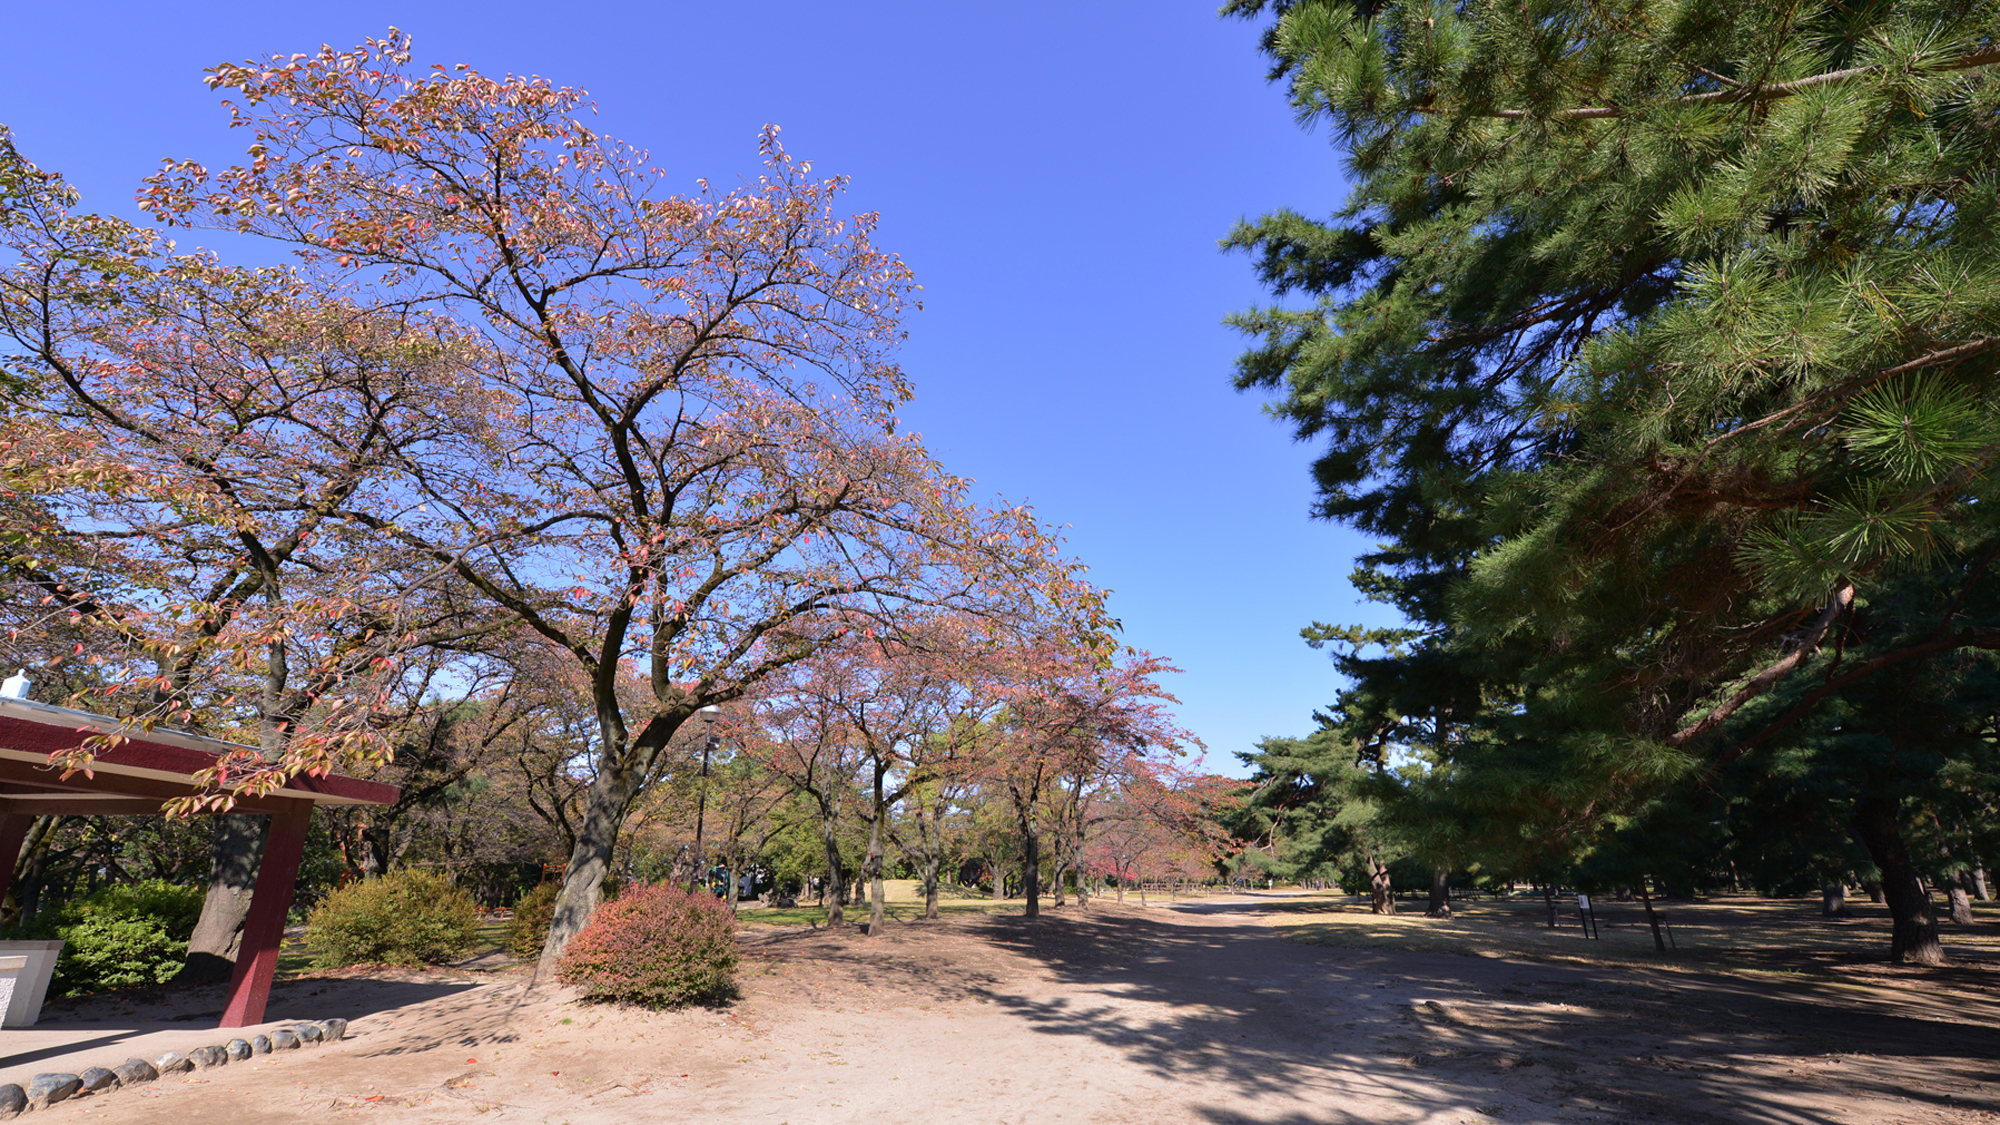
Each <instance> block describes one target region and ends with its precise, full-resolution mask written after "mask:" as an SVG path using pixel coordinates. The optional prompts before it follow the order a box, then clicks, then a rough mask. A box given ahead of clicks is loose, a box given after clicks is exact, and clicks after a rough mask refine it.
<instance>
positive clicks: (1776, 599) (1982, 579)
mask: <svg viewBox="0 0 2000 1125" xmlns="http://www.w3.org/2000/svg"><path fill="white" fill-rule="evenodd" d="M1225 11H1226V12H1231V13H1234V14H1237V15H1242V16H1245V17H1256V16H1258V15H1259V14H1260V13H1266V12H1269V13H1272V14H1275V15H1276V17H1277V18H1276V20H1275V23H1273V24H1272V25H1271V26H1270V29H1269V33H1268V34H1267V36H1266V40H1265V45H1266V48H1267V50H1268V51H1269V53H1270V55H1271V57H1272V59H1273V60H1274V67H1273V76H1274V77H1276V78H1278V79H1280V80H1282V81H1284V82H1286V83H1288V86H1289V90H1290V93H1291V98H1292V103H1293V106H1294V108H1295V110H1296V111H1297V113H1298V115H1299V117H1300V119H1301V121H1302V122H1305V123H1308V124H1315V125H1324V126H1326V127H1327V128H1328V129H1329V130H1330V132H1331V133H1332V136H1333V138H1334V140H1335V141H1336V143H1338V144H1339V145H1340V146H1342V148H1343V149H1344V150H1345V152H1346V153H1347V156H1348V160H1349V170H1350V174H1351V180H1352V185H1353V186H1352V193H1351V195H1350V197H1349V199H1348V200H1347V202H1346V203H1345V205H1344V206H1343V207H1342V208H1341V209H1340V210H1339V211H1337V212H1336V213H1335V214H1334V215H1332V216H1331V217H1330V218H1327V219H1323V220H1322V219H1313V218H1309V217H1307V216H1306V215H1304V214H1301V213H1298V212H1293V211H1281V212H1277V213H1274V214H1270V215H1266V216H1264V217H1263V218H1261V219H1259V220H1257V221H1255V222H1248V223H1244V224H1242V225H1241V226H1239V228H1238V229H1237V230H1236V231H1235V232H1234V233H1233V234H1232V235H1231V236H1230V238H1229V239H1228V240H1227V242H1226V245H1228V246H1231V247H1234V248H1238V249H1242V250H1245V251H1247V252H1249V253H1250V254H1251V255H1252V256H1253V258H1254V260H1255V261H1256V263H1257V268H1258V271H1259V273H1260V275H1261V276H1262V278H1263V279H1264V281H1265V282H1266V284H1267V285H1268V286H1269V287H1270V288H1271V289H1272V290H1273V292H1274V293H1275V294H1276V295H1277V296H1278V297H1279V298H1281V301H1280V303H1278V304H1274V305H1272V306H1269V307H1265V308H1260V309H1255V310H1251V311H1249V312H1246V313H1243V314H1240V315H1239V316H1237V317H1236V318H1234V322H1235V323H1236V324H1237V325H1238V326H1239V327H1241V328H1242V329H1243V330H1245V331H1246V332H1248V333H1250V334H1251V335H1252V336H1253V337H1254V338H1255V343H1254V345H1253V346H1252V347H1251V348H1250V349H1249V350H1248V351H1247V352H1246V353H1245V355H1244V356H1243V358H1242V359H1241V361H1240V363H1239V368H1238V372H1237V381H1238V384H1239V386H1241V387H1244V388H1265V389H1269V390H1272V391H1275V392H1277V394H1278V398H1277V400H1276V403H1275V405H1274V409H1275V411H1276V412H1277V413H1278V414H1279V415H1280V416H1281V417H1283V418H1284V419H1286V420H1287V421H1289V422H1290V423H1291V424H1292V426H1293V427H1294V431H1295V433H1296V435H1297V436H1298V437H1299V438H1300V439H1302V440H1310V441H1315V442H1319V443H1322V447H1323V450H1324V452H1323V453H1322V454H1321V456H1320V457H1319V459H1318V461H1317V462H1316V465H1315V474H1316V478H1317V484H1318V487H1319V491H1320V502H1319V509H1318V510H1319V513H1320V514H1321V515H1323V516H1325V517H1328V518H1332V519H1338V520H1344V521H1347V522H1350V523H1352V524H1354V525H1355V526H1356V527H1358V528H1359V529H1361V530H1363V531H1366V532H1369V533H1371V534H1374V535H1376V536H1377V537H1379V538H1380V539H1381V540H1383V546H1382V547H1381V548H1380V549H1379V550H1378V551H1377V552H1375V553H1373V554H1371V555H1368V556H1365V557H1364V558H1363V559H1362V560H1361V570H1360V572H1359V573H1358V575H1357V579H1358V582H1359V584H1360V585H1361V587H1362V589H1363V590H1364V591H1365V592H1368V593H1370V594H1371V595H1372V596H1376V597H1378V598H1380V599H1382V600H1384V601H1386V602H1389V603H1390V604H1392V605H1394V606H1396V607H1397V608H1398V609H1400V610H1401V611H1402V612H1403V613H1404V614H1405V615H1406V616H1407V617H1408V618H1409V619H1410V621H1411V623H1412V626H1413V627H1412V628H1411V629H1410V630H1407V631H1402V632H1396V633H1380V632H1375V633H1368V632H1353V631H1346V630H1340V629H1335V628H1331V627H1326V626H1319V627H1316V628H1315V630H1313V631H1310V632H1309V635H1310V636H1311V637H1313V638H1314V639H1317V640H1321V641H1327V640H1333V641H1339V642H1344V643H1346V644H1348V645H1350V646H1351V647H1350V648H1349V649H1348V651H1346V652H1344V653H1342V654H1341V656H1340V663H1341V667H1342V669H1343V670H1344V671H1346V672H1348V673H1349V675H1350V678H1351V679H1352V680H1353V681H1354V687H1353V688H1352V689H1351V690H1350V691H1349V692H1348V693H1346V694H1345V695H1344V696H1343V698H1342V700H1341V705H1340V708H1339V711H1338V714H1337V715H1336V716H1335V717H1336V718H1337V719H1338V720H1339V721H1340V722H1341V723H1342V724H1343V725H1345V726H1346V728H1347V729H1348V730H1349V731H1350V733H1352V734H1354V735H1355V736H1357V737H1361V738H1363V739H1370V738H1373V739H1380V740H1393V739H1397V738H1410V737H1413V736H1414V735H1415V733H1416V732H1417V731H1418V730H1419V729H1420V728H1422V727H1423V726H1424V725H1425V724H1429V725H1431V726H1436V725H1437V724H1440V723H1444V724H1447V725H1451V724H1456V725H1459V726H1462V727H1464V728H1466V729H1468V730H1473V731H1477V732H1479V734H1478V737H1471V738H1464V739H1462V740H1461V741H1462V743H1463V745H1465V746H1466V747H1470V748H1481V752H1482V753H1486V754H1487V755H1488V759H1489V761H1492V760H1497V759H1495V758H1493V755H1506V756H1511V757H1512V758H1513V759H1515V765H1516V766H1518V767H1521V768H1523V769H1525V770H1526V771H1528V772H1529V773H1530V774H1534V775H1539V776H1540V777H1541V778H1544V779H1563V780H1564V781H1565V782H1566V783H1567V784H1569V785H1570V787H1571V792H1570V794H1569V795H1568V796H1566V797H1565V798H1564V802H1563V808H1562V809H1561V810H1560V813H1561V817H1562V818H1564V819H1565V820H1566V821H1574V822H1577V823H1587V822H1588V821H1589V820H1590V818H1592V817H1600V818H1601V817H1604V816H1607V815H1609V814H1610V813H1611V812H1613V811H1616V808H1617V806H1619V804H1620V802H1622V803H1623V805H1624V806H1625V807H1626V808H1628V809H1629V808H1631V807H1635V806H1636V804H1637V803H1639V802H1641V801H1643V800H1647V799H1651V798H1652V797H1654V796H1657V795H1658V794H1659V793H1661V792H1663V791H1665V790H1666V789H1669V788H1671V787H1672V786H1673V785H1674V784H1676V783H1677V782H1678V781H1680V780H1681V779H1684V778H1685V777H1687V776H1688V775H1689V774H1690V773H1692V772H1695V771H1711V770H1713V769H1714V768H1716V767H1717V766H1718V765H1719V764H1726V763H1727V762H1728V761H1730V760H1733V759H1734V758H1735V757H1736V756H1738V755H1739V754H1740V753H1741V752H1742V751H1741V749H1740V746H1741V745H1742V744H1743V743H1745V742H1746V741H1754V740H1756V739H1757V738H1758V737H1760V735H1759V733H1758V730H1757V729H1750V727H1749V726H1746V724H1748V722H1749V720H1750V719H1751V718H1753V717H1761V719H1762V721H1764V722H1766V723H1771V722H1800V721H1801V719H1800V718H1799V717H1798V716H1795V715H1791V714H1790V712H1789V711H1787V710H1786V709H1784V708H1776V707H1773V706H1769V705H1760V706H1755V707H1753V706H1752V704H1755V703H1758V702H1759V701H1760V700H1763V699H1764V698H1765V697H1767V696H1769V695H1770V694H1771V693H1772V692H1774V691H1778V690H1779V689H1780V688H1781V687H1785V686H1786V685H1790V686H1789V687H1786V694H1787V695H1788V697H1789V698H1792V701H1793V708H1794V709H1796V708H1797V707H1799V706H1803V707H1805V708H1806V712H1805V713H1810V712H1811V711H1812V709H1813V708H1816V707H1820V706H1823V705H1827V697H1825V696H1821V697H1820V698H1817V699H1813V698H1808V697H1807V696H1806V695H1802V694H1800V693H1799V692H1798V691H1797V690H1794V689H1796V688H1797V685H1798V683H1799V682H1800V677H1799V676H1798V675H1797V673H1799V672H1800V670H1801V669H1802V668H1807V667H1824V666H1827V665H1830V664H1832V663H1834V662H1837V661H1839V660H1840V659H1841V658H1842V657H1841V656H1840V655H1839V654H1840V653H1842V652H1844V651H1846V648H1847V645H1848V642H1849V640H1853V641H1855V642H1856V645H1857V647H1858V648H1860V649H1863V650H1865V651H1863V652H1857V653H1855V656H1858V657H1860V659H1858V660H1856V659H1855V658H1854V657H1849V658H1848V659H1849V663H1848V664H1847V665H1845V666H1843V667H1842V669H1841V671H1840V673H1839V677H1846V676H1849V675H1860V676H1870V675H1879V674H1881V673H1883V672H1884V671H1886V670H1888V669H1891V668H1894V667H1898V666H1901V665H1904V664H1912V663H1922V662H1925V661H1931V660H1935V659H1938V658H1939V657H1940V654H1943V653H1947V652H1952V651H1962V650H1986V649H1993V648H1995V647H2000V628H1995V627H1994V626H1993V625H1989V624H1987V623H1985V621H1984V620H1983V618H1984V615H1983V614H1982V613H1979V612H1977V607H1978V606H1979V605H1980V604H1982V603H1983V602H1984V601H1985V600H1987V595H1986V594H1985V593H1983V584H1987V583H1990V582H1992V580H1993V579H1992V576H1991V575H1990V574H1989V573H1988V568H1987V566H1986V564H1985V560H1986V559H1987V558H1989V557H1990V555H1991V553H1992V552H1993V548H1994V545H1995V543H1996V542H2000V536H1996V529H1995V528H1994V527H1993V526H1992V523H1993V520H1992V517H1991V515H1990V513H1992V512H1993V511H1994V507H1995V506H1994V504H1993V502H1992V501H1993V499H1994V498H1993V497H1992V496H1991V495H1990V493H1991V483H1990V482H1991V473H1990V472H1989V469H1990V467H1991V466H1992V464H1993V463H1994V461H1995V459H1996V457H2000V411H1996V406H2000V400H1996V386H1995V378H1994V376H1995V374H1996V369H1997V367H2000V242H1996V238H2000V225H1996V222H1995V220H1996V219H2000V127H1996V122H2000V10H1996V9H1994V8H1993V7H1992V6H1990V5H1985V6H1982V5H1966V4H1962V3H1952V2H1930V3H1881V4H1874V5H1853V6H1849V5H1842V4H1835V3H1801V4H1781V5H1778V6H1771V5H1759V4H1751V3H1744V2H1717V0H1683V2H1675V3H1664V4H1657V3H1656V4H1638V3H1629V2H1620V3H1603V2H1600V3H1590V2H1585V0H1530V2H1528V3H1522V4H1515V5H1504V6H1503V5H1479V6H1474V5H1465V6H1457V7H1453V6H1443V5H1423V4H1415V3H1404V2H1381V3H1348V2H1341V0H1289V2H1279V3H1267V2H1265V0H1238V2H1236V3H1233V4H1231V5H1230V6H1229V7H1227V8H1225ZM1301 298H1303V300H1301ZM1982 501H1984V502H1982ZM1975 586H1981V587H1982V590H1975V589H1974V587H1975ZM1892 588H1898V589H1900V590H1901V593H1900V594H1899V595H1898V596H1897V597H1895V598H1889V597H1888V594H1889V591H1890V590H1891V589H1892ZM1919 589H1921V590H1923V591H1926V592H1928V593H1929V594H1930V595H1931V597H1930V600H1928V601H1921V600H1917V601H1912V600H1911V598H1910V596H1909V595H1913V594H1915V593H1916V592H1917V591H1918V590H1919ZM1877 598H1882V599H1885V600H1887V601H1893V602H1894V603H1895V606H1894V609H1893V611H1891V612H1873V613H1872V616H1871V611H1870V609H1869V606H1870V604H1871V600H1872V599H1877ZM1864 618H1866V619H1867V620H1866V621H1865V622H1864ZM1864 625H1865V628H1864ZM1857 630H1859V631H1857ZM1864 633H1865V636H1864V635H1863V634H1864ZM1370 645H1384V646H1385V647H1383V648H1381V649H1380V650H1379V651H1380V652H1381V653H1382V655H1379V656H1366V657H1364V655H1363V653H1364V650H1365V651H1370V652H1373V651H1377V650H1375V649H1370V648H1369V646H1370ZM1829 650H1831V651H1829ZM1825 682H1826V683H1828V684H1830V683H1831V678H1829V679H1827V680H1826V681H1825ZM1847 682H1852V681H1847V680H1845V679H1843V683H1847ZM1830 690H1839V689H1837V688H1835V689H1830ZM1746 708H1748V709H1749V710H1748V711H1746ZM1472 772H1475V773H1476V772H1480V771H1478V770H1473V771H1472ZM1487 776H1489V777H1491V776H1493V775H1492V774H1491V773H1490V772H1489V773H1488V774H1487ZM1578 779H1594V780H1595V785H1594V787H1591V786H1582V787H1579V785H1578Z"/></svg>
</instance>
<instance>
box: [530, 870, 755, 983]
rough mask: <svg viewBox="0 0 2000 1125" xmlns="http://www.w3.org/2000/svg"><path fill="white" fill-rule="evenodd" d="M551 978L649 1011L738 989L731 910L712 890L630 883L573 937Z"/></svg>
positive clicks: (732, 914)
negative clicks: (628, 1002) (707, 891)
mask: <svg viewBox="0 0 2000 1125" xmlns="http://www.w3.org/2000/svg"><path fill="white" fill-rule="evenodd" d="M556 976H557V979H558V980H560V981H562V982H563V983H564V984H567V985H573V986H575V987H577V988H579V989H581V990H582V991H583V994H584V996H585V997H586V998H588V999H591V1000H626V1001H630V1002H632V1003H635V1004H644V1005H646V1006H647V1007H650V1008H665V1007H674V1006H678V1005H682V1004H693V1003H698V1002H700V1001H704V1000H720V999H722V998H724V997H727V996H729V995H731V994H732V993H733V992H734V991H735V988H736V915H735V914H734V913H733V912H732V911H731V910H730V909H729V906H728V904H727V903H724V902H723V901H721V900H720V899H718V898H716V897H715V896H714V895H710V894H704V893H696V894H689V893H688V892H686V891H684V890H682V889H681V888H679V887H675V886H668V885H666V884H662V883H642V884H639V885H636V886H630V887H627V888H626V889H625V891H624V893H623V894H621V895H620V896H619V897H618V901H616V902H609V903H606V904H604V905H603V906H600V907H598V909H597V913H596V914H595V915H593V916H592V917H591V919H590V924H589V925H588V926H585V927H584V929H583V932H582V933H580V934H578V935H576V936H575V937H573V938H571V939H570V942H569V944H568V945H567V946H565V947H564V948H563V952H562V960H561V961H560V962H559V963H558V965H557V971H556Z"/></svg>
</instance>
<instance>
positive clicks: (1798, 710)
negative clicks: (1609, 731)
mask: <svg viewBox="0 0 2000 1125" xmlns="http://www.w3.org/2000/svg"><path fill="white" fill-rule="evenodd" d="M1959 648H1982V649H2000V629H1961V630H1959V631H1958V632H1956V633H1953V634H1951V635H1949V636H1944V637H1933V638H1931V639H1930V640H1927V641H1923V642H1921V643H1919V644H1914V645H1910V646H1908V647H1907V648H1899V649H1896V650H1894V651H1891V652H1885V653H1883V654H1882V655H1880V656H1877V657H1875V658H1874V659H1872V660H1866V661H1863V662H1862V663H1861V664H1858V665H1856V666H1855V668H1854V670H1853V671H1851V672H1849V673H1847V674H1846V675H1845V676H1842V677H1840V678H1839V679H1837V680H1831V681H1828V682H1827V683H1825V684H1823V685H1821V686H1820V687H1818V688H1815V689H1814V690H1813V692H1812V694H1810V695H1808V696H1806V697H1805V698H1804V699H1801V700H1799V701H1798V703H1796V704H1794V705H1793V706H1792V709H1791V710H1789V711H1787V712H1785V713H1784V714H1783V715H1781V716H1779V717H1778V719H1777V720H1776V721H1774V722H1772V723H1771V724H1770V725H1769V726H1767V727H1765V728H1764V729H1763V730H1760V731H1758V732H1757V733H1756V734H1754V735H1751V736H1750V737H1749V738H1746V739H1744V740H1743V741H1742V742H1739V743H1737V744H1736V745H1735V746H1734V747H1733V748H1731V749H1730V750H1729V752H1727V753H1725V754H1723V755H1722V756H1721V757H1719V758H1717V759H1716V764H1717V765H1718V766H1721V765H1727V764H1728V763H1730V762H1733V761H1735V760H1736V759H1738V758H1740V757H1742V756H1743V755H1744V754H1747V753H1749V752H1750V750H1751V749H1753V748H1754V747H1756V746H1757V744H1759V743H1761V742H1763V741H1764V740H1765V739H1767V738H1769V737H1770V736H1772V735H1774V734H1776V733H1777V732H1779V731H1781V730H1783V729H1784V728H1786V727H1788V726H1790V725H1792V724H1793V723H1795V722H1797V721H1798V719H1799V717H1800V716H1802V715H1804V714H1805V713H1806V712H1807V711H1810V710H1812V708H1813V706H1814V705H1815V704H1817V703H1818V702H1819V701H1820V700H1822V699H1825V698H1826V697H1827V696H1829V695H1832V694H1833V693H1834V692H1836V691H1839V690H1840V689H1841V688H1844V687H1846V686H1847V685H1848V684H1851V683H1853V682H1854V681H1856V680H1859V679H1861V678H1862V677H1864V676H1869V675H1873V674H1874V673H1876V672H1879V671H1881V670H1882V669H1884V668H1887V667H1890V666H1891V665H1895V664H1906V663H1908V662H1910V661H1912V660H1920V659H1922V658H1924V657H1926V656H1934V655H1936V654H1938V653H1940V652H1950V651H1951V650H1953V649H1959Z"/></svg>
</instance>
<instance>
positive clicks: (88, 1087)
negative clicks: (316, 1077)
mask: <svg viewBox="0 0 2000 1125" xmlns="http://www.w3.org/2000/svg"><path fill="white" fill-rule="evenodd" d="M346 1037H347V1021H346V1020H340V1019H333V1020H317V1021H315V1022H312V1023H301V1024H293V1025H292V1026H290V1027H280V1028H276V1029H274V1030H273V1031H272V1032H271V1033H270V1034H268V1035H253V1036H251V1037H250V1038H249V1039H231V1040H230V1041H229V1042H227V1043H224V1044H220V1045H217V1046H210V1047H196V1048H195V1049H194V1050H192V1051H189V1052H188V1053H187V1054H185V1055H183V1054H181V1053H180V1052H179V1051H168V1052H167V1053H166V1054H164V1055H161V1056H160V1057H159V1058H157V1059H155V1060H154V1061H152V1062H147V1061H146V1060H145V1059H126V1060H125V1061H124V1062H122V1063H119V1064H118V1065H117V1066H115V1067H112V1068H111V1069H109V1070H107V1069H105V1068H104V1067H101V1066H93V1067H86V1068H85V1069H84V1072H83V1073H82V1074H70V1073H68V1072H64V1071H52V1072H50V1073H48V1074H37V1075H35V1077H34V1078H33V1079H31V1080H30V1081H29V1082H28V1088H27V1089H25V1090H23V1089H21V1088H20V1087H19V1086H16V1085H15V1084H13V1083H12V1082H9V1083H7V1084H6V1085H4V1086H0V1120H4V1119H6V1118H9V1117H18V1116H20V1115H21V1114H23V1113H27V1112H28V1111H29V1110H35V1109H47V1108H48V1107H50V1106H52V1105H54V1104H56V1103H57V1102H61V1101H67V1100H69V1099H70V1098H72V1097H78V1096H81V1095H85V1094H103V1093H109V1092H110V1091H112V1090H116V1089H117V1088H118V1087H120V1086H140V1085H144V1084H145V1083H147V1082H154V1081H158V1080H159V1079H160V1078H162V1077H164V1076H166V1075H169V1074H186V1073H188V1072H190V1071H195V1070H208V1069H211V1068H213V1067H218V1066H226V1065H228V1064H229V1063H231V1062H241V1061H242V1060H244V1059H248V1058H252V1057H254V1056H257V1055H268V1054H270V1053H271V1052H273V1051H291V1050H296V1049H298V1048H300V1047H305V1046H310V1045H317V1044H320V1043H333V1042H337V1041H338V1040H341V1039H344V1038H346Z"/></svg>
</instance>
